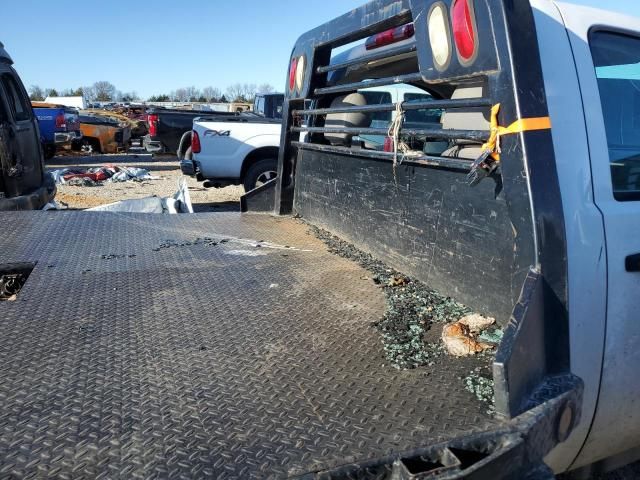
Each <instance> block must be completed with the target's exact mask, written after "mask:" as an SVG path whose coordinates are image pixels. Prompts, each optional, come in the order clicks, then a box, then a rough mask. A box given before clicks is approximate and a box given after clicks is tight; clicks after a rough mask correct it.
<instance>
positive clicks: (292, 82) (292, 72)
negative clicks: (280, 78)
mask: <svg viewBox="0 0 640 480" xmlns="http://www.w3.org/2000/svg"><path fill="white" fill-rule="evenodd" d="M297 70H298V57H294V58H293V60H291V67H290V68H289V90H291V91H293V89H294V87H295V86H296V71H297Z"/></svg>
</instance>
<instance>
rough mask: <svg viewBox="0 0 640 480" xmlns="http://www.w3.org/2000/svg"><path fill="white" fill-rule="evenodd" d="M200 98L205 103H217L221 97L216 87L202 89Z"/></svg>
mask: <svg viewBox="0 0 640 480" xmlns="http://www.w3.org/2000/svg"><path fill="white" fill-rule="evenodd" d="M202 96H203V97H204V98H205V99H206V100H207V102H217V101H218V100H220V97H222V92H221V91H220V89H219V88H216V87H204V88H203V89H202Z"/></svg>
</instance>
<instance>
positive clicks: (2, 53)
mask: <svg viewBox="0 0 640 480" xmlns="http://www.w3.org/2000/svg"><path fill="white" fill-rule="evenodd" d="M0 62H3V63H8V64H9V65H12V64H13V59H12V58H11V57H10V56H9V54H8V53H7V51H6V50H5V49H4V45H3V44H2V42H0Z"/></svg>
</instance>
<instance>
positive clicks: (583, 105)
mask: <svg viewBox="0 0 640 480" xmlns="http://www.w3.org/2000/svg"><path fill="white" fill-rule="evenodd" d="M414 21H415V22H414ZM592 27H597V28H592ZM638 38H640V21H639V20H637V19H631V18H628V17H624V16H621V15H613V14H611V13H608V12H605V11H599V10H592V9H588V8H584V7H576V6H568V5H566V4H556V3H555V2H552V1H551V0H531V1H528V0H504V1H503V0H446V1H443V0H423V1H417V0H412V1H409V0H376V1H373V2H371V3H369V4H367V5H365V6H363V7H360V8H358V9H355V10H352V11H351V12H349V13H347V14H345V15H344V16H342V17H339V18H337V19H335V20H333V21H330V22H328V23H326V24H324V25H321V26H319V27H318V28H316V29H314V30H311V31H310V32H308V33H306V34H304V35H303V36H302V37H300V39H299V40H298V41H297V42H296V44H295V46H294V48H293V50H292V60H291V66H290V70H289V81H288V82H287V84H288V85H287V87H288V88H287V92H286V98H285V103H284V108H283V113H284V123H283V128H282V143H281V148H280V150H279V156H278V177H277V180H272V181H270V182H267V183H265V184H264V185H263V186H261V187H259V188H257V189H254V190H252V191H250V192H247V193H246V194H245V196H244V197H243V200H242V207H243V210H244V211H245V212H246V213H244V214H242V215H241V214H231V213H223V214H220V213H209V214H198V215H156V216H151V215H141V214H136V213H133V214H126V213H121V212H117V213H108V212H73V211H69V212H55V213H48V212H19V213H18V212H4V213H1V214H0V216H2V222H3V225H4V226H5V228H4V229H3V230H2V231H1V232H0V246H1V247H2V248H1V249H0V251H1V252H2V256H3V259H4V262H5V263H4V264H3V265H2V268H3V269H4V270H3V272H4V274H5V277H6V278H8V276H9V275H11V278H10V282H11V289H10V291H8V292H5V293H3V295H4V296H5V297H6V298H5V299H6V300H7V301H5V302H2V303H0V308H2V310H3V311H2V313H3V315H2V316H1V317H0V323H1V324H2V325H1V326H2V328H0V345H2V347H3V348H0V362H2V364H3V368H2V369H0V396H1V398H2V402H0V425H1V426H2V435H0V450H1V451H2V452H3V455H2V456H1V458H0V468H1V470H0V471H3V472H11V474H12V475H14V476H18V477H36V476H42V477H47V476H57V477H63V478H64V477H69V478H72V477H86V478H101V477H110V476H116V477H132V478H153V477H163V478H199V477H210V478H235V479H240V478H243V479H244V478H294V477H295V478H305V479H310V478H317V479H329V478H337V479H358V478H375V479H394V480H395V479H412V478H413V479H418V478H421V479H424V478H430V479H436V478H443V479H444V478H446V479H447V480H451V479H460V478H468V479H487V480H489V479H491V480H496V479H497V480H499V479H551V478H553V473H554V472H557V473H559V472H565V471H568V470H576V469H580V468H582V469H586V470H583V472H582V473H584V472H585V471H587V470H590V469H593V470H599V469H606V468H607V466H611V465H614V464H617V463H619V462H624V461H629V460H631V459H633V458H634V455H637V454H638V450H637V447H638V443H639V439H640V410H639V406H638V403H637V401H636V399H637V397H638V389H639V388H640V387H639V384H638V382H637V380H636V378H637V364H638V363H640V349H638V348H637V346H638V345H637V339H638V338H639V337H640V324H639V323H638V322H637V319H636V318H635V317H636V315H635V312H636V310H637V303H638V295H637V290H638V287H639V286H640V285H639V282H640V279H639V278H638V276H637V275H638V271H639V270H640V262H638V252H639V251H640V244H639V242H640V235H638V232H637V231H636V230H637V229H638V228H640V226H639V224H638V222H637V219H638V216H639V215H640V203H638V202H639V200H640V187H639V186H638V184H637V178H638V176H637V161H638V160H637V159H638V151H637V149H638V146H637V145H636V143H635V141H636V140H637V138H639V136H638V135H636V134H633V133H635V132H633V128H635V123H634V122H633V121H631V120H632V119H631V118H630V117H631V116H634V117H635V116H637V115H636V114H637V111H636V110H637V107H638V106H639V105H640V101H638V96H639V90H638V89H637V88H636V85H635V82H636V80H635V78H637V72H634V71H632V70H633V69H636V68H637V65H638V64H639V63H640V62H639V61H640V58H638V57H639V56H640V48H638V45H637V42H638V41H640V40H638ZM352 42H362V43H364V44H365V48H364V49H362V50H361V51H362V53H361V54H360V55H354V56H351V57H350V58H348V59H346V60H340V59H339V57H338V55H339V54H334V51H335V50H338V49H343V48H345V47H346V48H348V47H349V44H350V43H352ZM366 45H370V48H366ZM331 72H337V73H338V74H337V75H331ZM395 83H404V84H407V85H411V86H414V87H416V88H420V89H422V90H424V91H425V92H428V93H429V94H430V96H431V97H430V98H429V99H428V100H423V99H418V100H410V101H404V102H398V103H395V104H394V103H376V104H368V103H367V101H366V97H365V96H364V95H363V94H361V93H358V90H360V89H363V88H371V87H375V86H376V85H378V86H384V85H390V84H395ZM601 100H602V102H601ZM622 102H624V106H625V107H629V108H619V107H621V105H622ZM413 110H437V111H438V117H439V119H440V125H438V126H432V127H421V128H413V127H412V128H408V127H407V125H406V124H405V123H404V119H405V118H406V114H407V112H410V111H413ZM386 111H392V112H394V111H395V112H397V114H396V115H395V117H394V119H393V120H392V124H391V125H390V126H389V127H388V128H387V127H386V125H385V127H384V128H383V127H375V126H374V127H372V126H371V124H372V120H373V119H372V115H371V114H373V113H376V112H386ZM585 119H586V120H585ZM629 129H630V130H629ZM621 130H623V131H621ZM623 133H624V135H623ZM629 133H632V134H629ZM361 135H372V136H380V135H387V136H388V137H389V138H390V139H391V142H392V148H391V149H390V151H385V150H384V149H382V150H381V149H379V148H369V147H368V146H367V142H365V141H363V140H361V139H359V136H361ZM443 143H447V145H442V144H443ZM427 152H428V153H427ZM261 212H262V213H264V212H267V213H269V214H272V215H265V214H260V213H261ZM299 217H302V218H303V220H304V221H302V220H300V218H299ZM305 222H306V223H305ZM319 227H322V229H321V228H319ZM16 262H20V263H19V265H16ZM433 289H435V290H433ZM5 290H6V289H5ZM9 295H10V296H9ZM212 299H213V300H212ZM71 300H72V301H71ZM478 315H479V316H480V317H481V318H479V317H478ZM494 325H497V326H499V327H500V329H501V332H502V333H498V330H496V329H494ZM445 327H446V328H445ZM488 328H491V329H493V330H491V331H486V330H487V329H488ZM452 330H457V331H458V332H452ZM481 330H485V331H482V332H480V331H481ZM458 333H459V334H458ZM471 335H477V337H474V338H472V339H473V340H474V341H476V342H477V343H478V345H475V344H474V352H469V353H473V354H469V355H463V354H464V353H465V352H464V350H463V349H458V346H455V348H456V350H455V351H456V352H459V353H460V354H461V355H460V356H458V354H456V355H455V356H454V355H449V354H447V353H445V352H444V351H443V345H442V339H443V338H447V339H450V338H452V337H457V338H460V337H463V336H464V337H470V336H471ZM481 335H484V337H483V338H481ZM488 335H489V336H488ZM485 338H486V340H485ZM462 340H464V339H462ZM458 343H461V342H458ZM485 344H486V345H489V344H493V347H492V348H488V347H487V348H485ZM475 347H479V348H481V349H482V351H481V352H479V351H477V350H478V349H477V348H475ZM579 473H581V472H580V471H578V472H577V473H576V474H579Z"/></svg>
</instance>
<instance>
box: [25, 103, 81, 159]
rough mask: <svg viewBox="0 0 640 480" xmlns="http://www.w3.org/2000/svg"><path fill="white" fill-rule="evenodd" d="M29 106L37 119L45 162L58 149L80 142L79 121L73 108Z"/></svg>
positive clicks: (49, 104) (50, 105)
mask: <svg viewBox="0 0 640 480" xmlns="http://www.w3.org/2000/svg"><path fill="white" fill-rule="evenodd" d="M31 106H32V107H33V112H34V114H35V115H36V118H37V119H38V127H39V128H40V138H41V139H42V146H43V149H44V158H45V160H49V159H50V158H53V157H54V156H55V154H56V151H57V149H58V147H65V146H70V145H71V144H72V142H74V141H76V142H79V141H81V139H82V132H81V131H80V119H79V118H78V111H77V110H76V109H75V108H71V107H65V106H64V105H55V104H51V103H45V102H31Z"/></svg>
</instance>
